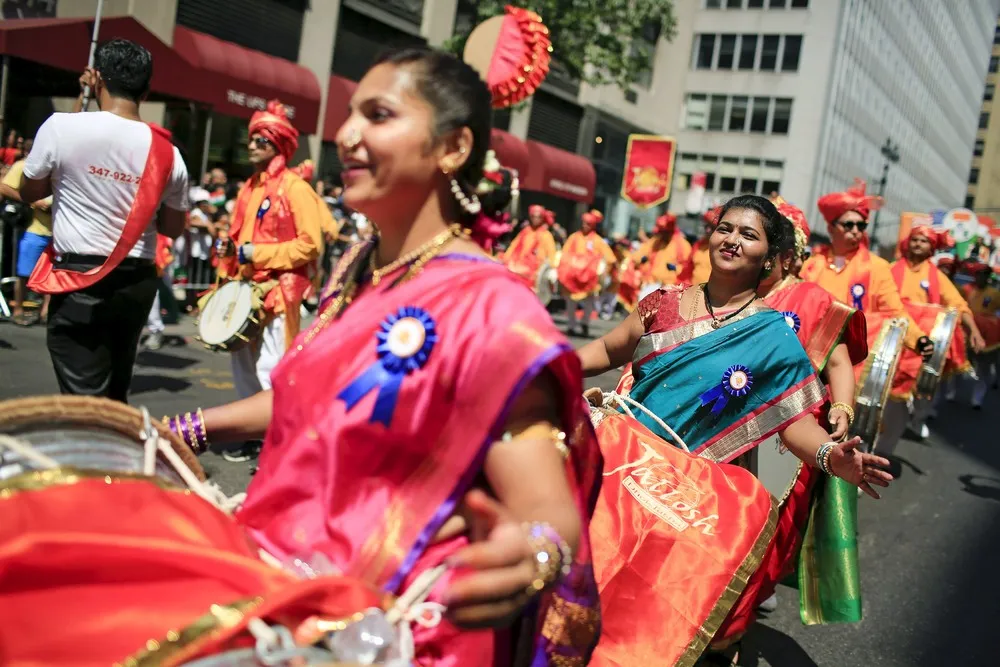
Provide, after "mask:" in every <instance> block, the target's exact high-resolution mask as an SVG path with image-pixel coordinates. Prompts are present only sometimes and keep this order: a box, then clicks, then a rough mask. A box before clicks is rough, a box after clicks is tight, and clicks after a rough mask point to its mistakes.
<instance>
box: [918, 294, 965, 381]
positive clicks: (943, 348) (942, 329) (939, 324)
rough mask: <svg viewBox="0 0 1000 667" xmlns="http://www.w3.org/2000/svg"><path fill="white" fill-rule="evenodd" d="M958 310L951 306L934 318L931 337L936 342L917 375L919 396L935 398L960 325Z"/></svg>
mask: <svg viewBox="0 0 1000 667" xmlns="http://www.w3.org/2000/svg"><path fill="white" fill-rule="evenodd" d="M958 317H959V316H958V310H956V309H955V308H949V309H947V310H942V311H941V312H939V313H938V314H937V317H936V318H935V320H934V327H933V328H932V329H931V332H930V338H931V341H932V342H933V343H934V352H933V353H932V354H931V358H930V360H929V361H925V362H924V363H923V364H921V366H920V375H918V376H917V389H916V396H917V398H933V397H934V392H936V391H937V387H938V384H939V383H940V382H941V374H942V373H943V372H944V364H945V361H947V359H948V350H949V349H950V348H951V340H952V338H953V337H954V336H955V327H957V326H958Z"/></svg>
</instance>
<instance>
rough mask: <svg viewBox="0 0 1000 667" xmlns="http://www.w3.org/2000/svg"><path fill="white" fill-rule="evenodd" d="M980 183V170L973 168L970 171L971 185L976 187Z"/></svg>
mask: <svg viewBox="0 0 1000 667" xmlns="http://www.w3.org/2000/svg"><path fill="white" fill-rule="evenodd" d="M978 182H979V170H978V169H976V168H975V167H973V168H972V169H970V170H969V184H970V185H975V184H976V183H978Z"/></svg>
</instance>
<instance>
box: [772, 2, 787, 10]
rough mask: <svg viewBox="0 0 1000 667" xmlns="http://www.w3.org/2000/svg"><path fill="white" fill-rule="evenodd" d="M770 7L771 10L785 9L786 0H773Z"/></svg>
mask: <svg viewBox="0 0 1000 667" xmlns="http://www.w3.org/2000/svg"><path fill="white" fill-rule="evenodd" d="M768 7H770V8H771V9H784V8H785V0H771V2H770V3H768Z"/></svg>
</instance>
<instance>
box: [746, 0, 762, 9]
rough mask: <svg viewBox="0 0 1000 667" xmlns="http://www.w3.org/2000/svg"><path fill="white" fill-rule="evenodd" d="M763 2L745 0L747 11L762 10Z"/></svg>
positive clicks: (759, 0) (760, 0)
mask: <svg viewBox="0 0 1000 667" xmlns="http://www.w3.org/2000/svg"><path fill="white" fill-rule="evenodd" d="M763 8H764V0H747V9H763Z"/></svg>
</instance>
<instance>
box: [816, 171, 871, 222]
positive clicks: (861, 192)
mask: <svg viewBox="0 0 1000 667" xmlns="http://www.w3.org/2000/svg"><path fill="white" fill-rule="evenodd" d="M816 205H817V206H819V212H820V213H821V214H822V215H823V218H825V219H826V221H827V222H831V223H832V222H836V221H837V220H838V219H839V218H840V216H842V215H844V214H845V213H847V212H848V211H856V212H857V213H859V214H860V215H861V217H862V218H864V219H865V220H867V219H868V215H869V214H870V213H871V212H872V211H873V210H875V209H877V208H881V207H882V198H881V197H877V196H875V195H866V194H865V182H864V181H863V180H861V179H860V178H855V179H854V185H852V186H851V187H849V188H847V190H845V191H844V192H831V193H830V194H826V195H823V196H822V197H820V198H819V201H817V202H816Z"/></svg>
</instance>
